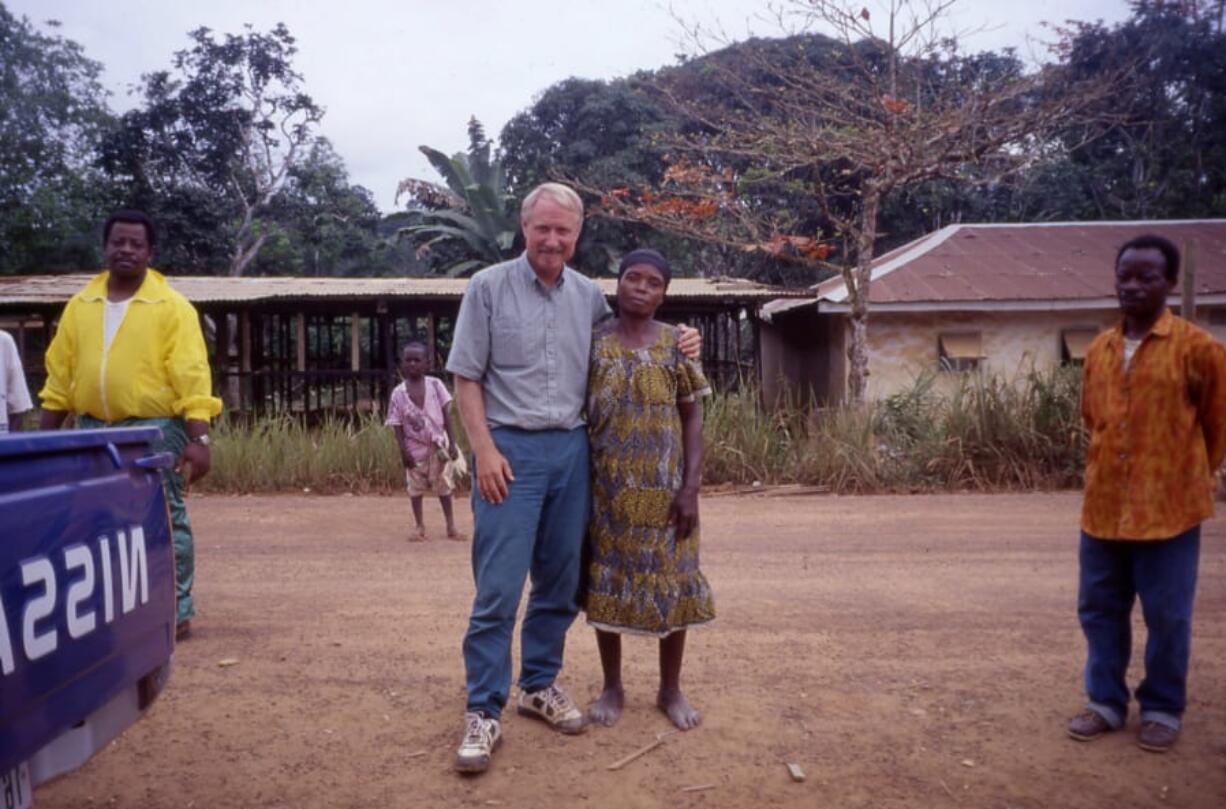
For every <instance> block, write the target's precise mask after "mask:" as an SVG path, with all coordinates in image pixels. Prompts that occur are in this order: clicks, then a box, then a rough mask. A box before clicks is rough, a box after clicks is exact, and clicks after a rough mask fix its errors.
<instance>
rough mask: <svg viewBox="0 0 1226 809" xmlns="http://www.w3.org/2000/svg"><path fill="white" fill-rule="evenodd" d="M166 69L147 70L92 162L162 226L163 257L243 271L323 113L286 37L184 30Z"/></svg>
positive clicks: (280, 29)
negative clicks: (138, 95) (186, 41)
mask: <svg viewBox="0 0 1226 809" xmlns="http://www.w3.org/2000/svg"><path fill="white" fill-rule="evenodd" d="M189 36H190V38H191V40H192V43H193V44H192V46H191V47H190V48H187V49H185V50H181V51H178V52H177V53H176V54H175V56H174V70H173V71H159V72H156V73H152V74H150V75H148V76H146V77H145V82H144V88H143V90H144V101H145V103H144V106H143V107H141V108H140V109H137V110H133V111H132V112H129V113H127V114H125V115H124V116H123V119H122V121H121V123H120V126H119V127H118V128H117V129H116V131H115V132H114V133H112V135H111V137H110V138H108V140H107V143H106V144H105V149H104V153H103V156H102V166H103V167H104V169H105V170H106V171H107V172H108V173H110V174H111V175H112V176H114V177H115V178H117V180H119V181H120V182H121V183H122V185H123V187H124V189H125V196H126V197H127V199H128V200H130V201H131V202H133V203H134V204H137V205H140V206H141V207H144V208H146V209H147V210H149V211H150V213H152V214H153V215H155V216H156V217H157V218H158V220H159V221H161V222H162V223H163V225H164V230H165V236H166V238H165V239H164V240H163V241H164V242H165V245H164V247H163V248H162V249H161V251H160V255H161V256H162V259H161V260H162V262H163V263H164V264H170V265H177V266H180V267H183V268H184V269H190V270H192V271H202V270H204V271H211V272H218V271H222V272H226V273H228V274H229V275H232V276H239V275H242V274H244V272H245V271H246V269H247V267H248V266H249V265H250V264H251V262H252V261H254V260H255V258H256V257H257V256H258V255H259V253H260V250H261V249H262V248H263V247H264V245H265V243H266V242H267V241H268V240H269V239H270V238H271V237H272V235H273V233H274V228H273V222H272V220H271V212H272V210H273V209H274V207H275V203H276V201H277V197H278V195H279V194H280V193H281V192H282V190H283V188H284V187H285V184H286V182H287V181H288V179H289V177H290V172H291V171H292V170H293V169H294V167H295V166H297V165H299V163H301V161H302V160H304V159H305V158H306V156H307V154H308V153H309V151H310V148H311V146H312V144H313V142H314V140H315V137H316V135H315V132H316V129H317V126H318V124H319V122H320V120H321V119H322V117H323V110H322V108H320V107H319V106H318V105H316V104H315V102H314V101H313V100H312V99H311V97H310V96H309V95H307V94H306V93H305V92H304V91H303V88H302V82H303V80H302V76H301V75H300V74H299V73H298V72H297V71H295V70H294V68H293V57H294V55H295V54H296V53H297V48H296V47H295V45H294V38H293V37H292V36H291V35H290V33H289V30H288V29H287V28H286V27H285V26H284V25H281V24H279V25H277V26H275V27H274V28H273V29H272V30H271V31H269V32H268V33H262V32H257V31H255V30H253V29H252V28H251V27H250V26H248V27H247V30H246V31H245V33H243V34H241V35H234V34H227V35H224V36H221V37H217V36H215V35H214V33H213V32H212V31H210V30H209V29H207V28H199V29H196V30H195V31H192V32H191V33H190V34H189Z"/></svg>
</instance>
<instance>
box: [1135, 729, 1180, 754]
mask: <svg viewBox="0 0 1226 809" xmlns="http://www.w3.org/2000/svg"><path fill="white" fill-rule="evenodd" d="M1178 738H1179V729H1178V728H1173V727H1171V726H1170V725H1164V724H1162V723H1161V722H1142V723H1141V732H1140V733H1138V734H1137V747H1140V748H1141V749H1142V750H1148V751H1149V752H1151V753H1165V752H1166V751H1167V750H1170V749H1171V748H1172V747H1174V746H1175V740H1176V739H1178Z"/></svg>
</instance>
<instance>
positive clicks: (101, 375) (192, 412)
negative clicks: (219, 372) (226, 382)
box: [39, 268, 221, 422]
mask: <svg viewBox="0 0 1226 809" xmlns="http://www.w3.org/2000/svg"><path fill="white" fill-rule="evenodd" d="M107 275H108V273H107V272H106V271H103V272H101V273H99V274H98V275H96V276H95V277H94V278H93V279H92V280H91V281H90V282H89V283H88V284H86V285H85V288H84V289H82V290H81V291H80V292H78V293H77V294H75V295H73V296H72V298H70V299H69V301H68V305H67V306H65V307H64V312H63V314H62V315H60V324H59V328H58V329H57V330H56V332H55V337H54V338H53V339H52V340H51V347H50V348H48V349H47V384H46V385H45V386H44V387H43V389H42V392H41V393H40V394H39V396H40V397H41V398H42V402H43V407H44V408H46V409H48V410H60V411H68V412H71V413H78V414H81V413H85V414H88V415H91V416H93V417H94V418H97V419H101V420H102V421H106V422H116V421H122V420H123V419H128V418H146V419H148V418H168V417H172V416H182V417H184V418H187V419H197V420H200V421H207V420H209V419H210V418H212V417H214V416H216V415H218V414H219V413H221V400H220V399H218V398H217V397H215V396H213V382H212V374H211V373H210V371H209V358H208V351H207V350H206V349H205V346H204V335H203V334H202V333H201V332H200V320H199V318H198V316H197V315H196V308H195V307H194V306H192V305H191V303H189V302H188V300H187V299H186V298H184V297H183V296H182V295H180V294H179V293H178V292H176V291H174V290H173V289H171V288H170V285H169V284H168V283H166V278H165V277H164V276H163V275H162V274H161V273H159V272H157V271H156V270H154V269H152V268H150V269H149V270H147V271H146V273H145V280H144V281H143V282H142V283H141V285H140V289H138V290H136V294H135V295H133V296H132V298H131V302H130V303H129V305H128V311H127V314H125V315H124V319H123V322H122V323H121V324H120V326H119V331H118V332H117V333H116V334H115V339H114V341H113V342H112V343H111V349H110V351H107V352H106V354H105V356H104V355H103V350H102V348H103V342H104V341H103V321H104V316H105V315H104V312H105V309H106V279H107Z"/></svg>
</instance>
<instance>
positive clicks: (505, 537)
mask: <svg viewBox="0 0 1226 809" xmlns="http://www.w3.org/2000/svg"><path fill="white" fill-rule="evenodd" d="M520 225H521V227H522V228H523V232H524V240H525V243H526V246H525V250H524V253H523V254H522V255H521V256H520V257H519V258H516V259H513V260H511V261H506V262H503V263H502V264H497V265H495V266H493V267H489V268H487V269H484V270H482V271H481V272H479V273H477V274H476V275H474V276H473V277H472V280H471V281H470V282H469V284H468V290H467V291H466V292H465V293H464V300H463V301H462V303H461V304H460V314H459V317H458V318H457V320H456V328H455V338H454V340H453V343H452V349H451V354H450V356H449V357H448V358H447V370H448V371H449V372H451V373H452V374H455V387H456V391H455V392H456V402H457V403H458V406H459V409H460V417H461V418H462V419H463V420H464V429H465V431H466V432H467V434H468V438H469V443H470V444H471V446H472V451H473V455H474V458H475V463H474V468H473V477H474V482H475V487H474V492H473V499H472V505H473V527H474V531H473V550H472V554H473V578H474V580H475V582H476V589H477V594H476V597H475V599H474V600H473V607H472V614H471V616H470V618H469V624H468V632H467V634H466V635H465V637H464V667H465V673H466V679H467V687H468V704H467V707H466V711H465V715H464V723H465V727H464V739H463V741H462V742H461V744H460V748H459V750H458V752H457V753H456V760H455V767H456V769H457V770H459V771H460V772H484V771H485V769H486V768H487V767H488V766H489V762H490V756H491V755H492V753H493V751H494V749H495V748H496V747H497V746H498V743H499V741H500V740H501V738H502V726H501V724H500V717H501V715H502V709H503V707H504V706H505V705H506V703H507V698H508V696H509V692H510V686H511V634H512V632H513V631H514V629H515V613H516V610H517V609H518V607H519V599H520V596H521V594H522V593H523V586H524V579H525V578H526V577H527V576H528V575H529V573H531V576H532V589H531V592H530V594H529V597H528V609H527V613H526V615H525V616H524V622H523V627H522V629H521V644H520V647H521V649H520V651H521V657H522V664H521V669H520V675H519V682H518V684H519V689H520V695H519V700H518V703H517V710H518V711H519V713H520V714H523V715H527V716H532V717H535V718H538V719H542V720H544V721H545V722H547V723H548V724H549V725H550V726H552V727H553V728H555V729H557V730H559V731H561V732H563V733H582V732H583V731H584V730H585V729H586V726H587V722H586V718H585V717H584V715H583V712H582V711H581V710H579V708H578V707H576V705H575V704H574V702H573V701H572V700H571V699H570V697H569V696H568V695H567V694H566V692H565V691H563V690H562V689H561V688H560V687H559V686H558V685H557V684H556V683H555V682H554V680H555V679H556V677H557V675H558V672H559V671H560V670H561V668H562V650H563V645H564V643H565V640H566V631H567V629H569V628H570V625H571V622H572V621H573V620H574V618H575V615H576V614H577V613H578V610H579V605H578V593H579V572H580V564H579V555H580V551H581V549H582V545H583V537H584V532H585V531H586V529H587V520H588V511H589V507H590V496H591V495H590V470H589V464H588V441H587V430H586V428H585V426H584V421H583V404H584V394H585V391H586V389H587V374H588V353H589V349H590V348H591V340H592V327H593V326H594V325H595V324H597V323H598V322H600V321H601V320H603V319H604V318H605V317H607V316H608V315H609V314H611V312H610V309H609V305H608V303H607V302H606V301H605V298H604V295H603V294H602V293H601V291H600V288H599V287H598V286H597V285H596V284H595V283H594V282H593V281H591V280H590V279H588V278H586V277H584V276H582V275H580V274H579V273H577V272H575V271H574V270H572V269H570V268H569V267H567V266H566V262H567V261H569V260H570V259H571V257H572V256H573V255H574V252H575V244H576V242H578V240H579V232H580V230H581V229H582V227H583V203H582V201H581V200H580V199H579V196H578V195H577V194H576V193H575V192H574V191H572V190H571V189H570V188H568V187H566V186H564V185H560V184H558V183H545V184H544V185H541V186H538V187H537V188H535V189H533V190H532V191H531V192H530V193H529V194H528V196H527V197H526V198H525V199H524V202H523V205H522V207H521V210H520ZM700 345H701V342H700V340H699V339H698V337H697V333H696V332H694V331H693V330H687V337H686V338H684V339H683V346H682V348H683V351H685V353H686V354H687V355H691V356H695V357H696V356H697V355H698V353H699V348H700Z"/></svg>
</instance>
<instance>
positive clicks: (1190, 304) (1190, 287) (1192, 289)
mask: <svg viewBox="0 0 1226 809" xmlns="http://www.w3.org/2000/svg"><path fill="white" fill-rule="evenodd" d="M1179 314H1180V316H1181V317H1182V318H1183V319H1184V320H1187V321H1189V322H1192V323H1195V322H1196V239H1188V240H1187V241H1186V242H1184V244H1183V289H1182V294H1181V295H1180V301H1179Z"/></svg>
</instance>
